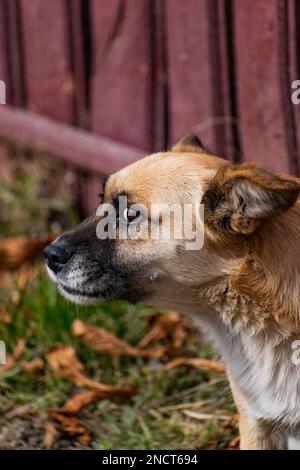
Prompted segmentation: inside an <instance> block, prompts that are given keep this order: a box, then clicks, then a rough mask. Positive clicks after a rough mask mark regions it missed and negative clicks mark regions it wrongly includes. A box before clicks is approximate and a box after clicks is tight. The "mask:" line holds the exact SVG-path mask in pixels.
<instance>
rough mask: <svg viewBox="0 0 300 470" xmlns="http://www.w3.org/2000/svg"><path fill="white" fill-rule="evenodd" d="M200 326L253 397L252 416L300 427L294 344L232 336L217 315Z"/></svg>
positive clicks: (299, 376)
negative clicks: (276, 343)
mask: <svg viewBox="0 0 300 470" xmlns="http://www.w3.org/2000/svg"><path fill="white" fill-rule="evenodd" d="M198 320H199V319H198ZM199 323H200V325H201V327H202V328H203V327H204V328H206V329H207V330H208V333H209V335H210V336H211V338H212V340H213V341H214V343H215V345H216V346H217V348H218V349H219V351H220V352H221V354H222V357H223V360H224V362H225V363H226V366H227V367H228V370H229V371H230V374H231V375H232V377H233V378H234V379H235V381H236V383H237V384H238V385H239V387H240V388H241V389H242V390H244V391H245V392H246V393H245V395H246V396H247V397H249V398H248V399H247V403H246V406H247V408H248V412H249V414H250V415H252V416H253V417H255V418H264V419H265V420H270V421H276V422H278V423H279V422H280V423H282V424H285V425H287V426H288V427H289V426H295V425H297V424H300V365H295V364H293V362H292V353H293V350H292V347H291V345H292V341H291V340H290V341H289V340H286V341H285V342H284V343H282V344H281V345H279V346H276V345H273V344H272V343H271V341H268V339H267V338H264V337H263V336H262V335H260V337H255V336H250V335H247V334H246V333H244V332H240V333H238V334H236V335H234V336H231V334H230V332H229V329H228V327H226V326H225V325H224V323H223V322H222V321H221V320H220V319H219V318H218V316H217V315H216V316H212V315H211V314H210V315H207V316H203V317H202V318H201V319H200V321H199Z"/></svg>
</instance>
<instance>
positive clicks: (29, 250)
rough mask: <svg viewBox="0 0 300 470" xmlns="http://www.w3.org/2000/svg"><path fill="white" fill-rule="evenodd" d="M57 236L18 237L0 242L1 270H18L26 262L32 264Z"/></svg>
mask: <svg viewBox="0 0 300 470" xmlns="http://www.w3.org/2000/svg"><path fill="white" fill-rule="evenodd" d="M56 237H57V234H50V235H48V236H47V237H46V238H28V237H25V236H18V237H12V238H6V239H3V240H1V241H0V259H1V265H0V268H1V269H17V268H19V267H20V266H22V264H24V263H26V262H32V261H33V260H34V259H35V258H36V257H37V256H38V255H39V254H40V253H41V252H42V250H43V248H45V247H46V246H47V245H48V244H49V243H51V242H52V241H53V240H55V238H56Z"/></svg>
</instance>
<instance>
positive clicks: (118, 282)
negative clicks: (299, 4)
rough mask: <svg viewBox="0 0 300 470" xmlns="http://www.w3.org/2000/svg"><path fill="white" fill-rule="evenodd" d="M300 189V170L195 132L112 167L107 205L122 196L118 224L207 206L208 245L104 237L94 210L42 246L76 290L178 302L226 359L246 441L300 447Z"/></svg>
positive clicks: (86, 296)
mask: <svg viewBox="0 0 300 470" xmlns="http://www.w3.org/2000/svg"><path fill="white" fill-rule="evenodd" d="M299 191H300V180H299V179H297V178H294V177H292V176H285V175H275V174H272V173H269V172H267V171H265V170H262V169H260V168H258V167H257V166H255V165H254V164H251V163H243V164H231V163H229V162H228V161H226V160H224V159H222V158H219V157H217V156H213V155H210V154H209V153H208V152H207V150H206V149H205V148H204V146H203V145H202V143H201V141H200V140H199V139H198V138H197V137H196V136H195V135H193V134H188V135H186V136H184V137H183V138H182V139H180V140H179V142H177V144H175V145H174V146H173V147H172V149H171V150H170V151H168V152H163V153H156V154H153V155H150V156H148V157H145V158H144V159H142V160H139V161H136V162H135V163H133V164H131V165H130V166H128V167H126V168H124V169H122V170H120V171H118V172H117V173H115V174H112V175H111V176H109V177H108V179H107V181H106V183H105V187H104V192H103V201H101V204H100V206H99V207H102V206H103V204H112V205H113V207H114V208H115V213H116V223H115V225H114V228H115V232H116V233H118V230H119V228H118V227H119V224H121V222H122V223H123V225H124V224H125V225H127V226H134V224H135V223H136V222H137V220H138V224H139V226H140V227H142V226H143V224H144V223H146V221H148V222H149V216H148V217H143V214H141V213H139V212H138V211H132V210H131V209H130V206H131V205H132V204H142V205H143V207H146V208H149V207H150V206H151V205H153V204H155V203H158V204H160V203H163V204H165V203H167V204H177V205H178V204H179V205H184V204H202V206H203V207H204V218H203V224H202V228H203V234H204V241H203V246H202V247H201V249H194V250H191V249H189V250H188V249H186V246H185V242H186V240H185V239H184V236H183V237H182V239H175V237H173V238H172V237H170V239H155V240H153V239H151V237H148V238H145V239H139V238H136V239H130V238H127V239H123V238H120V237H119V238H118V237H116V238H115V239H113V238H110V237H108V238H106V239H105V238H101V237H100V238H99V237H98V236H97V234H96V231H97V224H99V221H101V220H103V217H104V216H103V215H102V216H99V214H97V212H96V214H94V215H92V216H91V217H89V218H88V219H87V220H85V221H84V222H83V223H81V224H80V225H79V226H77V227H76V228H74V229H73V230H71V231H68V232H66V233H64V234H63V235H62V236H60V237H59V238H58V239H57V240H56V241H54V242H53V243H52V244H51V245H49V246H48V247H47V248H46V250H45V256H46V259H47V267H48V272H49V275H50V277H51V279H52V280H53V281H54V282H56V283H57V285H58V289H59V291H60V292H61V293H62V294H63V295H64V296H65V297H66V298H67V299H69V300H71V301H73V302H75V303H80V304H94V303H102V302H106V301H109V300H112V299H124V300H128V301H129V302H133V303H146V304H149V305H152V306H154V307H158V308H167V309H175V310H177V311H180V312H182V313H184V314H185V315H187V317H188V318H190V319H191V321H193V323H194V324H195V325H196V326H197V327H198V326H199V328H201V330H202V331H205V332H206V333H207V335H208V336H209V338H211V340H212V341H213V343H214V345H215V347H216V349H217V350H218V351H219V352H220V354H221V357H222V360H223V361H224V363H225V365H226V370H227V374H228V378H229V381H230V385H231V389H232V393H233V396H234V400H235V403H236V405H237V408H238V411H239V416H240V434H241V449H295V448H298V449H299V448H300V401H299V397H300V366H298V365H297V363H298V362H300V361H297V360H296V361H295V360H293V357H294V356H293V354H295V352H296V350H295V345H296V346H297V345H298V346H299V345H300V342H298V343H297V341H299V339H300V322H299V319H300V315H299V311H300V289H299V287H300V281H299V271H300V258H299V252H300V205H299ZM120 195H122V196H126V198H127V199H128V207H126V208H125V210H124V211H123V210H122V211H120V210H119V207H118V198H119V197H120ZM156 215H157V214H156ZM193 217H196V215H193ZM193 220H194V219H193ZM194 222H195V221H194ZM156 223H157V224H158V225H159V224H160V223H161V218H160V217H158V216H157V217H156ZM147 230H149V229H147ZM296 356H297V355H296Z"/></svg>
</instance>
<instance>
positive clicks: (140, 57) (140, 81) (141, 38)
mask: <svg viewBox="0 0 300 470" xmlns="http://www.w3.org/2000/svg"><path fill="white" fill-rule="evenodd" d="M91 12H92V15H91V16H92V32H93V39H94V40H93V51H94V57H93V62H94V67H93V70H94V73H93V77H92V130H93V131H94V132H96V133H97V134H100V135H103V136H106V137H109V138H111V139H115V140H117V141H119V142H124V143H126V144H129V145H134V146H137V147H139V148H144V149H147V150H151V149H152V135H151V129H152V109H151V98H152V80H151V31H150V21H149V15H150V2H149V1H147V0H130V2H124V1H123V0H110V1H109V2H108V1H107V0H92V3H91ZM120 158H122V156H120Z"/></svg>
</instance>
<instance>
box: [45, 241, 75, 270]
mask: <svg viewBox="0 0 300 470" xmlns="http://www.w3.org/2000/svg"><path fill="white" fill-rule="evenodd" d="M72 254H73V252H72V251H71V250H69V249H68V248H66V247H63V246H60V245H58V244H57V243H51V245H48V246H47V247H46V248H45V250H44V255H45V258H46V260H47V264H48V266H49V268H50V269H52V271H54V272H55V273H57V272H58V271H59V270H60V269H62V268H63V266H64V265H65V264H66V263H67V262H68V261H69V259H70V258H71V256H72Z"/></svg>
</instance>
